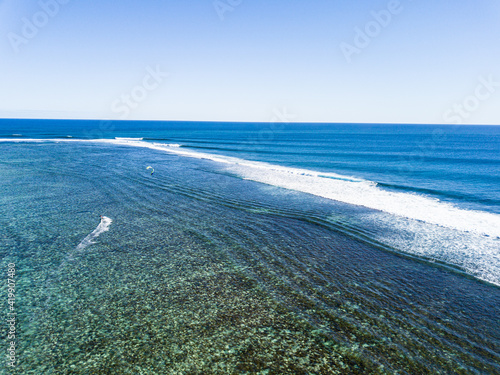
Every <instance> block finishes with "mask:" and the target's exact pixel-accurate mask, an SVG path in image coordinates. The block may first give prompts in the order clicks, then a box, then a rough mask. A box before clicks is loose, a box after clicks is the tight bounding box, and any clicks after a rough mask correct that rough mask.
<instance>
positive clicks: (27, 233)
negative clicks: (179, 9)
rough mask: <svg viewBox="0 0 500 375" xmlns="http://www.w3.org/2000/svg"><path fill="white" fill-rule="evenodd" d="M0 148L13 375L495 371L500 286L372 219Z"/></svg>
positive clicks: (181, 177)
mask: <svg viewBox="0 0 500 375" xmlns="http://www.w3.org/2000/svg"><path fill="white" fill-rule="evenodd" d="M0 150H1V153H0V177H1V178H0V188H1V192H2V193H1V195H0V235H1V238H2V241H1V242H0V252H1V255H2V269H6V268H7V263H9V262H14V263H15V264H16V269H17V279H16V280H17V300H16V301H17V302H16V303H17V305H16V306H17V311H18V314H19V316H18V330H19V335H18V345H19V350H18V355H19V366H18V369H17V371H18V373H19V374H21V373H22V374H94V373H95V374H170V373H171V374H176V373H177V374H235V373H241V374H245V373H248V374H250V373H252V374H253V373H261V374H347V373H353V374H386V373H400V374H439V373H442V374H450V373H456V374H493V373H498V372H500V366H499V363H500V355H499V349H500V328H499V325H498V316H499V313H500V311H499V306H500V289H499V288H498V287H497V286H495V285H491V284H487V283H484V282H481V281H479V280H477V279H474V278H472V277H470V276H468V275H467V274H466V273H465V272H463V270H462V269H460V268H459V267H457V268H453V267H452V266H450V265H449V264H447V263H445V262H432V261H429V260H426V258H425V256H424V257H419V258H413V257H412V256H410V255H405V254H402V253H401V252H399V251H398V250H397V248H394V247H391V243H390V241H387V240H386V239H387V237H389V238H393V236H391V234H390V233H388V231H389V230H393V231H394V234H395V235H398V236H401V237H402V238H404V236H405V233H408V231H409V229H408V227H405V228H397V229H394V228H392V229H388V227H387V223H384V222H383V220H379V219H380V217H381V216H380V214H379V213H377V212H375V211H374V210H370V209H369V208H365V207H360V206H351V205H348V204H344V203H340V202H335V201H332V200H329V199H324V198H321V197H318V196H314V195H310V194H305V193H302V192H297V191H292V190H286V189H282V188H279V187H275V186H270V185H264V184H261V183H258V182H255V181H250V180H243V179H241V178H238V177H235V176H234V175H231V173H229V172H228V171H227V169H225V168H223V167H221V166H220V165H219V164H217V163H215V162H213V161H210V160H198V159H193V158H185V157H182V156H178V155H173V154H168V153H164V152H161V151H157V150H150V149H143V148H134V147H127V146H118V145H102V144H87V143H76V142H75V143H53V142H49V143H41V144H34V143H19V144H18V143H4V144H0ZM149 165H154V168H155V173H154V175H153V176H151V174H150V171H148V170H147V169H146V167H147V166H149ZM101 215H102V216H104V219H101V217H100V216H101ZM374 217H375V218H377V220H373V218H374ZM108 219H109V221H108ZM102 220H104V221H102ZM408 225H409V224H408ZM414 225H418V223H417V224H414ZM104 229H106V230H104ZM406 235H407V234H406ZM85 240H87V241H86V242H85ZM443 251H444V250H443ZM3 287H4V286H2V288H3Z"/></svg>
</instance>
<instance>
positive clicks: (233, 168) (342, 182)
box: [0, 139, 500, 238]
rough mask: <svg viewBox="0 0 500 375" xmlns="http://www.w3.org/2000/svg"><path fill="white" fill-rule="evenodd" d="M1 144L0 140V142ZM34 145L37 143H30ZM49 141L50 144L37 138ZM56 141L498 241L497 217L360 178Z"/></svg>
mask: <svg viewBox="0 0 500 375" xmlns="http://www.w3.org/2000/svg"><path fill="white" fill-rule="evenodd" d="M0 141H2V140H1V139H0ZM5 141H9V142H27V141H30V140H28V139H24V140H21V139H6V140H5ZM34 141H35V142H39V141H41V140H39V139H35V140H34ZM42 141H49V140H42ZM52 141H61V142H79V141H81V142H98V143H110V144H115V145H126V146H133V147H145V148H150V149H155V150H160V151H164V152H168V153H172V154H176V155H180V156H186V157H190V158H196V159H207V160H211V161H214V162H218V163H223V164H224V165H225V167H226V168H227V169H228V171H230V172H233V173H236V174H237V175H239V176H241V177H242V178H244V179H247V180H252V181H256V182H261V183H265V184H268V185H273V186H277V187H282V188H285V189H290V190H296V191H301V192H304V193H309V194H313V195H316V196H319V197H323V198H327V199H332V200H336V201H340V202H344V203H348V204H353V205H358V206H363V207H367V208H371V209H375V210H379V211H383V212H387V213H390V214H393V215H397V216H401V217H405V218H408V219H414V220H419V221H423V222H426V223H430V224H435V225H439V226H442V227H446V228H451V229H456V230H460V231H463V232H469V231H470V232H475V233H478V234H482V235H487V236H491V237H494V238H497V237H498V238H500V215H497V214H494V213H489V212H484V211H478V210H466V209H462V208H459V207H456V206H455V205H453V204H451V203H446V202H442V201H440V200H438V199H433V198H430V197H426V196H423V195H419V194H417V193H403V192H393V191H388V190H383V189H381V188H380V187H378V186H377V184H376V183H375V182H372V181H367V180H359V179H356V178H351V177H349V176H342V175H337V174H334V173H323V172H317V171H311V170H305V169H299V168H291V167H283V166H279V165H273V164H268V163H265V162H257V161H248V160H244V159H239V158H235V157H229V156H223V155H214V154H208V153H203V152H198V151H192V150H189V149H186V148H179V147H177V145H175V146H170V145H168V144H164V143H150V142H144V141H132V140H123V139H97V140H69V139H68V140H52Z"/></svg>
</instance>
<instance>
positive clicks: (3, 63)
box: [0, 0, 500, 125]
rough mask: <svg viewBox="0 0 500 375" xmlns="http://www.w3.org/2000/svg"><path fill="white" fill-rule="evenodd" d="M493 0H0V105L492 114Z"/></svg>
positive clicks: (239, 114) (147, 115) (309, 117)
mask: <svg viewBox="0 0 500 375" xmlns="http://www.w3.org/2000/svg"><path fill="white" fill-rule="evenodd" d="M499 36H500V2H499V1H498V0H474V1H473V0H463V1H454V0H442V1H438V2H435V1H431V0H421V1H417V0H413V1H412V0H400V1H397V0H391V1H378V0H377V1H376V0H372V1H368V0H360V1H352V0H312V1H305V0H303V1H298V0H288V1H280V0H275V1H269V0H265V1H264V0H254V1H250V0H216V1H214V0H192V1H179V0H176V1H174V0H143V1H133V0H122V1H120V2H117V1H110V0H100V1H95V2H90V1H81V0H40V1H32V0H31V1H28V0H0V53H1V59H0V82H1V84H0V117H6V118H9V117H22V118H88V119H102V118H109V119H124V120H137V119H144V120H150V119H151V120H194V121H197V120H203V121H262V122H267V121H272V120H273V119H275V118H276V116H277V115H276V113H281V115H282V117H283V118H285V119H286V120H287V121H302V122H371V123H375V122H379V123H433V124H438V123H444V124H446V123H449V124H455V123H463V124H496V125H500V105H499V104H500V64H499V61H500V44H499V43H498V40H499Z"/></svg>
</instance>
